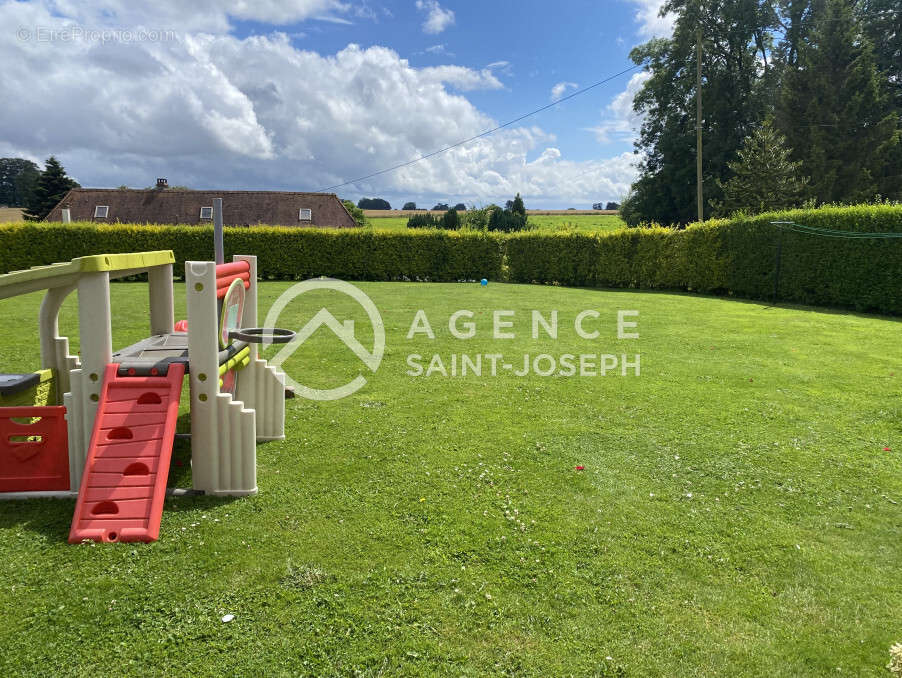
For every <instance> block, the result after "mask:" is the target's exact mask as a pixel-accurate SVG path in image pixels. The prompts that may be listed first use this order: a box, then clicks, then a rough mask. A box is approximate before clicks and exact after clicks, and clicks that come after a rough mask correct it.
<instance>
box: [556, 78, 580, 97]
mask: <svg viewBox="0 0 902 678" xmlns="http://www.w3.org/2000/svg"><path fill="white" fill-rule="evenodd" d="M577 87H579V85H578V84H577V83H575V82H559V83H558V84H556V85H555V86H554V87H552V88H551V100H552V101H557V100H558V99H560V98H561V97H562V96H564V94H565V93H566V92H567V90H568V89H576V88H577Z"/></svg>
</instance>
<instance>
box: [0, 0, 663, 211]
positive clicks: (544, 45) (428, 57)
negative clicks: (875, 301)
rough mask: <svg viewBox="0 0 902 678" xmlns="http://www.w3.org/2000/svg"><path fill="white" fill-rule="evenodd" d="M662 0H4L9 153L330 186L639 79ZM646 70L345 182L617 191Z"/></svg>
mask: <svg viewBox="0 0 902 678" xmlns="http://www.w3.org/2000/svg"><path fill="white" fill-rule="evenodd" d="M659 5H660V1H659V0H598V1H595V2H592V1H589V0H565V1H564V2H560V3H548V2H539V1H536V0H525V1H522V2H479V3H477V2H451V1H450V0H447V1H437V0H386V1H384V2H371V1H370V0H366V2H354V1H353V0H349V1H344V0H281V1H280V0H259V1H258V2H256V3H254V4H251V3H248V2H245V1H244V0H222V1H216V0H198V1H196V2H194V3H191V4H187V3H181V2H178V1H177V0H158V1H157V2H154V3H143V2H134V1H130V0H81V1H78V2H76V1H74V0H55V1H51V0H46V1H42V0H34V1H29V2H20V1H16V2H12V1H8V0H7V1H0V21H2V23H0V25H3V26H5V27H6V29H4V32H5V33H6V35H3V34H2V33H0V58H3V59H4V62H5V63H8V64H9V63H12V64H14V68H13V69H9V68H7V69H3V71H2V72H0V86H2V87H3V91H4V92H6V93H7V94H10V97H9V99H8V100H9V101H17V102H19V103H18V105H17V106H15V107H3V109H2V110H0V154H2V155H3V156H9V155H18V156H23V157H29V158H32V159H34V160H36V161H42V160H43V159H44V158H45V157H46V156H47V155H49V154H51V153H53V154H55V155H56V156H57V157H58V158H60V160H61V161H62V162H63V164H64V165H65V166H66V168H67V170H68V171H69V172H70V174H72V175H73V176H75V177H76V178H77V179H78V180H79V181H80V182H81V183H82V185H86V186H118V185H122V184H125V185H129V186H135V187H143V186H147V185H149V184H152V183H153V179H154V178H155V177H156V176H166V177H167V178H169V181H170V184H184V185H188V186H190V187H193V188H223V189H241V188H246V189H273V190H317V189H321V188H325V187H327V186H332V185H335V184H340V183H343V182H345V181H348V180H351V179H355V178H356V177H361V176H364V175H367V174H370V173H373V172H377V171H379V170H381V169H384V168H387V167H390V166H392V165H395V164H399V163H402V162H405V161H407V160H410V159H412V158H414V157H417V156H419V155H422V154H425V153H429V152H431V151H434V150H436V149H438V148H441V147H443V146H446V145H449V144H453V143H455V142H457V141H459V140H461V139H464V138H467V137H470V136H473V135H475V134H479V133H480V132H482V131H483V130H485V129H487V128H490V127H493V126H495V125H497V124H499V123H503V122H506V121H508V120H511V119H513V118H516V117H517V116H519V115H521V114H523V113H526V112H529V111H531V110H533V109H536V108H538V107H540V106H543V105H545V104H548V103H549V102H551V101H552V99H553V97H554V96H555V95H557V96H561V95H566V94H569V93H571V92H573V91H575V90H576V89H577V88H582V87H586V86H587V85H590V84H592V83H595V82H597V81H599V80H601V79H603V78H606V77H608V76H610V75H613V74H614V73H617V72H618V71H622V70H623V69H625V68H628V67H629V66H630V65H631V64H630V62H629V59H628V54H629V51H630V49H631V48H632V47H633V46H635V45H636V44H639V43H640V42H643V41H645V40H646V39H648V38H649V37H651V36H652V35H654V34H667V32H668V30H669V24H668V22H667V21H666V20H661V19H659V18H658V17H657V16H656V15H657V9H658V7H659ZM643 77H644V76H643V75H642V74H641V73H639V72H634V73H631V74H627V75H624V76H621V77H619V78H616V79H615V80H613V81H611V82H610V83H607V84H605V85H602V86H600V87H598V88H596V89H594V90H592V91H591V92H589V93H586V94H584V95H582V96H579V97H576V98H574V99H572V100H569V101H567V102H564V103H562V104H560V105H558V106H555V107H553V108H551V109H549V110H547V111H544V112H542V113H540V114H538V115H536V116H533V117H532V118H528V119H526V120H524V121H521V122H519V123H517V124H516V125H514V126H512V127H511V128H508V129H506V130H504V131H502V132H499V133H496V134H494V135H492V136H491V137H487V138H483V139H480V140H479V141H477V142H474V143H472V144H468V145H466V146H464V147H461V148H457V149H455V150H454V151H451V152H449V153H445V154H443V155H442V156H439V157H438V158H435V159H431V160H428V161H424V162H422V163H418V164H416V165H413V166H411V167H408V168H405V169H404V170H401V171H398V172H391V173H387V174H383V175H380V176H378V177H374V178H372V179H369V180H366V181H360V182H357V183H354V184H351V185H348V186H342V187H341V188H338V189H336V192H337V193H339V195H341V196H343V197H348V198H351V199H353V200H356V199H357V198H359V197H361V196H364V195H366V196H368V197H374V196H378V197H384V198H387V199H388V200H389V201H391V202H392V204H393V206H395V205H396V204H397V206H400V203H402V202H405V201H407V200H413V201H416V202H417V203H418V204H420V205H424V206H426V205H427V203H428V206H431V205H432V204H433V203H434V202H435V201H445V200H452V201H453V202H458V201H463V202H466V203H475V204H485V203H487V202H498V201H503V200H505V199H507V198H509V197H511V196H512V195H513V193H514V192H516V191H519V192H521V193H522V194H523V196H524V198H525V200H526V203H527V206H528V207H534V208H564V207H577V208H587V207H589V206H590V205H591V203H592V202H597V201H607V200H618V199H620V198H622V196H623V194H625V192H626V189H627V188H628V186H629V183H630V181H631V180H632V178H633V176H634V172H635V170H634V169H633V167H632V164H633V163H634V162H635V157H634V156H633V154H632V140H633V137H634V130H635V127H636V125H637V123H638V121H637V120H636V119H635V117H634V116H632V114H631V112H630V102H631V99H632V93H634V92H635V91H636V89H637V88H638V87H639V86H641V82H642V78H643Z"/></svg>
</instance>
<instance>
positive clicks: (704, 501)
mask: <svg viewBox="0 0 902 678" xmlns="http://www.w3.org/2000/svg"><path fill="white" fill-rule="evenodd" d="M289 285H290V283H268V284H264V285H262V287H261V298H260V306H261V318H262V317H263V316H264V314H265V311H266V310H267V309H268V308H269V306H270V304H271V303H272V302H273V300H274V299H275V298H276V297H277V296H278V294H279V293H280V292H282V291H283V290H285V289H287V287H288V286H289ZM359 287H360V288H361V289H363V290H364V291H366V292H367V293H368V294H369V295H370V296H371V298H372V299H373V300H374V301H375V302H376V304H377V305H378V307H379V308H380V310H381V312H382V316H383V318H384V321H385V326H386V333H387V351H386V355H385V359H384V360H383V363H382V366H381V367H380V369H379V370H378V372H377V373H376V374H375V375H373V374H371V373H367V376H368V378H369V383H367V385H366V386H365V387H364V388H363V389H362V390H361V391H359V392H357V393H356V394H354V395H353V396H351V397H349V398H346V399H344V400H339V401H334V402H312V401H306V400H302V399H295V400H290V401H288V408H287V409H288V412H287V425H286V433H287V435H288V438H287V440H286V441H284V442H278V443H269V444H262V445H260V446H259V447H258V480H259V486H260V494H259V495H258V496H256V497H253V498H247V499H236V500H230V499H215V498H205V497H180V498H169V499H167V503H166V511H165V513H164V515H163V523H162V529H161V533H160V541H159V542H157V543H154V544H149V545H144V544H115V545H113V544H103V545H93V546H68V545H66V543H65V541H66V536H67V534H68V528H69V522H70V520H71V516H72V508H73V502H72V501H70V500H66V501H61V500H41V501H31V502H0V581H2V582H3V586H2V587H0V609H2V610H3V612H4V614H3V623H2V624H0V648H2V652H0V675H3V676H16V675H52V676H66V675H86V676H87V675H90V676H97V675H110V676H124V675H134V676H144V675H161V676H162V675H176V674H178V675H216V676H223V675H267V676H269V675H309V676H327V675H342V676H344V675H366V676H376V675H385V676H395V675H450V676H462V675H463V676H482V675H518V676H519V675H535V676H563V675H576V676H646V675H648V676H756V677H758V676H824V675H828V674H829V675H837V674H839V675H854V676H884V675H887V674H886V670H885V669H884V666H885V665H886V663H887V661H888V648H889V646H890V645H891V644H892V643H893V642H895V641H899V640H902V621H900V620H902V577H900V564H902V539H900V528H902V515H900V508H902V460H900V452H902V424H900V421H902V381H900V380H902V358H900V351H899V347H900V345H902V324H900V322H899V321H898V320H897V319H887V318H880V317H874V316H861V315H854V314H847V313H841V312H832V311H828V310H819V309H809V308H768V307H766V306H764V305H762V304H758V303H747V302H741V301H733V300H727V299H719V298H710V297H695V296H684V295H676V294H663V293H660V294H659V293H633V292H625V291H617V292H614V291H598V290H582V289H565V288H557V287H538V286H521V285H503V284H495V283H491V284H489V286H488V287H485V288H482V287H480V286H479V285H475V284H414V283H409V284H403V283H397V284H395V283H361V284H360V285H359ZM183 295H184V288H183V286H181V285H179V286H177V288H176V299H177V301H178V302H179V307H180V311H179V317H183V309H184V298H183ZM73 296H74V295H73ZM38 301H39V298H38V297H36V296H35V295H31V296H29V297H23V298H20V299H16V300H7V301H2V302H0V314H2V317H3V318H4V323H5V326H6V327H7V328H8V332H7V334H6V335H4V336H3V337H2V338H0V355H2V356H3V358H2V363H3V364H2V369H3V370H5V371H15V370H25V369H32V368H35V367H36V366H37V360H38V345H37V341H36V338H37V329H36V321H37V308H38V306H37V304H38ZM113 304H114V308H115V309H116V312H117V314H118V315H117V318H116V321H115V323H114V335H115V336H114V340H115V341H114V343H115V345H117V346H121V345H124V344H125V343H126V342H130V341H133V340H135V339H137V338H139V337H140V336H141V335H142V334H143V333H144V332H145V331H146V329H145V327H144V322H145V321H144V314H146V306H147V302H146V285H142V284H119V285H114V286H113ZM323 304H328V306H329V310H330V311H331V312H332V313H333V314H335V315H336V317H337V318H339V320H346V319H354V320H355V321H356V323H357V328H358V333H357V334H358V338H360V339H361V341H362V342H363V343H364V344H365V345H369V343H368V341H369V340H368V339H367V336H368V332H367V331H366V328H365V316H364V315H363V314H362V313H361V312H360V310H359V309H358V308H357V307H356V306H355V305H354V302H352V301H350V300H346V299H341V298H336V295H335V293H330V292H317V293H310V294H305V295H304V296H302V297H300V298H298V299H297V301H296V302H295V305H293V306H292V307H291V309H290V310H291V313H290V314H289V313H288V312H286V313H285V314H283V316H282V318H281V319H280V324H281V325H283V326H295V327H297V326H299V325H301V324H302V323H304V322H306V320H307V319H309V317H311V316H312V314H313V313H314V312H315V311H316V310H318V309H319V308H320V306H322V305H323ZM420 308H422V309H425V310H426V312H427V314H428V317H429V320H430V322H431V325H432V328H433V330H434V332H435V339H434V340H430V339H428V338H426V337H425V336H423V335H417V336H416V337H415V338H413V339H407V338H406V337H407V334H408V330H409V328H410V326H411V322H412V320H413V317H414V314H415V312H416V310H417V309H420ZM458 309H469V310H471V311H473V312H474V315H475V322H476V325H477V334H476V336H475V337H474V338H472V339H468V340H462V339H455V338H453V337H452V336H451V335H450V333H449V330H448V326H447V323H448V317H449V315H450V314H451V313H453V312H454V311H456V310H458ZM495 309H509V310H514V311H516V316H515V319H514V328H513V331H515V333H516V338H515V339H507V340H498V341H493V340H492V338H491V324H492V319H491V313H492V311H493V310H495ZM532 309H536V310H540V311H543V312H545V314H546V315H549V314H550V311H551V310H552V309H557V310H558V312H559V320H560V333H559V338H558V340H557V341H556V342H555V341H552V340H550V339H548V338H547V336H545V335H544V334H542V335H541V337H542V338H540V339H538V340H534V339H532V337H531V336H530V334H531V323H530V317H529V312H530V311H531V310H532ZM585 309H595V310H597V311H599V312H600V314H601V317H600V318H599V319H598V320H589V321H587V322H586V329H587V330H593V329H597V330H599V331H600V336H599V337H598V338H597V339H595V340H592V341H590V340H585V339H582V338H580V337H578V336H577V335H576V333H575V331H574V327H573V322H574V318H575V316H576V315H577V313H579V312H580V311H582V310H585ZM618 309H635V310H639V311H640V314H641V315H640V317H639V332H640V335H641V336H640V338H639V339H637V340H635V339H634V340H628V339H622V340H618V339H617V338H616V312H617V310H618ZM75 321H76V318H75V313H74V310H73V307H72V306H69V305H67V307H66V308H65V309H64V314H63V317H62V320H61V329H62V330H63V331H64V332H69V333H70V336H72V332H73V324H74V323H75ZM370 336H371V335H370ZM590 352H596V353H598V352H601V353H615V354H621V353H626V354H629V355H632V354H635V353H641V365H642V367H641V376H638V377H636V376H625V377H624V376H619V375H617V376H615V375H610V374H609V375H608V376H605V377H600V376H594V377H588V376H587V377H579V376H574V377H569V378H568V377H560V376H552V377H539V376H536V375H533V376H524V377H517V376H514V375H513V374H511V373H510V372H509V371H505V370H501V371H500V374H499V376H497V377H491V376H490V375H489V374H488V373H487V370H486V371H484V372H483V374H482V376H481V377H476V376H472V375H468V376H466V377H450V376H449V377H442V376H439V375H435V374H434V375H432V376H429V377H426V376H420V377H411V376H408V375H407V374H405V372H406V370H407V369H408V367H407V363H406V361H407V357H408V355H409V354H411V353H417V354H420V355H423V356H426V360H425V361H424V364H426V363H428V360H429V357H430V356H432V355H433V354H439V355H440V356H442V358H443V360H445V362H446V363H447V362H450V355H451V354H452V353H455V354H460V353H468V354H470V355H475V354H477V353H482V354H491V353H503V354H504V355H505V356H506V357H510V358H511V359H512V362H518V361H519V360H521V359H519V358H517V357H516V356H522V354H524V353H529V354H531V355H536V354H539V353H547V354H552V355H555V356H559V355H561V354H564V353H574V354H581V353H590ZM506 359H507V358H505V360H506ZM285 366H286V368H287V369H288V371H289V373H290V374H292V376H294V377H295V378H296V379H298V380H300V381H303V382H304V383H305V384H307V385H308V386H315V387H318V388H327V387H330V386H336V385H339V384H340V383H343V382H344V381H346V380H348V379H349V378H350V377H352V376H354V375H356V374H357V373H358V367H359V362H358V361H357V359H356V357H354V356H353V355H352V354H351V353H350V351H349V350H347V349H346V348H345V347H344V346H343V345H342V344H340V343H339V342H337V341H336V340H335V338H334V336H333V335H331V333H328V332H318V333H317V334H315V335H314V336H313V337H312V339H311V340H310V341H308V342H307V343H306V344H304V346H303V349H302V351H298V352H297V353H296V354H295V355H294V356H293V357H292V358H291V359H290V360H289V361H288V362H287V363H286V365H285ZM884 447H889V448H891V451H884ZM187 458H188V457H187V450H185V449H184V448H182V447H179V448H178V449H177V450H176V464H177V465H176V466H175V467H174V468H173V472H172V474H171V477H170V482H171V483H172V484H177V485H181V486H185V485H186V484H187V483H188V482H190V481H189V479H188V474H189V471H188V465H187V463H186V462H187ZM178 464H181V465H178ZM576 466H584V467H585V468H584V470H582V471H578V470H576V468H575V467H576ZM225 614H234V615H235V619H234V621H232V622H231V623H222V621H221V617H222V616H223V615H225ZM839 671H841V673H840V672H839Z"/></svg>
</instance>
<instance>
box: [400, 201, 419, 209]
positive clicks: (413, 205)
mask: <svg viewBox="0 0 902 678" xmlns="http://www.w3.org/2000/svg"><path fill="white" fill-rule="evenodd" d="M416 208H417V204H416V203H415V202H405V203H404V207H402V208H401V209H402V210H415V209H416Z"/></svg>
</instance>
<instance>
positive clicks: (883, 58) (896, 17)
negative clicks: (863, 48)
mask: <svg viewBox="0 0 902 678" xmlns="http://www.w3.org/2000/svg"><path fill="white" fill-rule="evenodd" d="M857 8H858V13H859V14H858V16H859V19H860V21H861V25H862V28H863V29H864V32H865V35H867V37H868V39H869V40H870V41H871V44H872V45H873V46H874V57H875V60H876V63H877V70H878V71H879V72H880V73H881V74H882V75H883V78H882V79H883V80H884V81H885V82H886V83H887V84H888V85H889V88H890V96H891V98H892V100H893V105H894V107H895V109H896V112H898V113H902V8H900V7H899V0H859V1H858V3H857Z"/></svg>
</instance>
